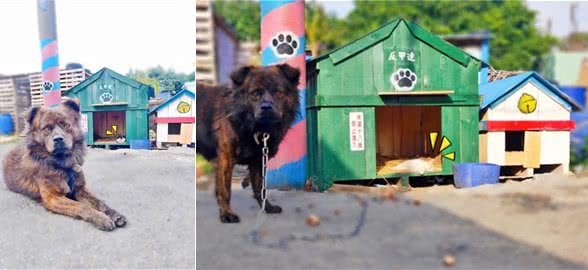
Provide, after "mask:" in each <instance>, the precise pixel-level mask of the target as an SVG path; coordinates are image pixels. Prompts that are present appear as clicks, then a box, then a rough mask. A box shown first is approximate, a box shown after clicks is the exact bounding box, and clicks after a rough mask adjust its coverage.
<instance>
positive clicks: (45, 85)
mask: <svg viewBox="0 0 588 270" xmlns="http://www.w3.org/2000/svg"><path fill="white" fill-rule="evenodd" d="M51 90H53V83H52V82H50V81H44V82H43V91H45V92H49V91H51Z"/></svg>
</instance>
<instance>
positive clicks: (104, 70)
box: [67, 67, 155, 97]
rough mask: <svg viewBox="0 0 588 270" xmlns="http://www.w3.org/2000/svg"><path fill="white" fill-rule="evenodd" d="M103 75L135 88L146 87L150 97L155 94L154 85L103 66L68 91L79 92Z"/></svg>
mask: <svg viewBox="0 0 588 270" xmlns="http://www.w3.org/2000/svg"><path fill="white" fill-rule="evenodd" d="M103 75H109V76H110V77H112V78H115V79H116V80H119V81H121V82H123V83H125V84H128V85H130V86H132V87H133V88H137V89H145V90H146V91H148V97H154V96H155V91H154V89H153V87H151V86H149V85H146V84H144V83H140V82H138V81H135V80H133V79H131V78H129V77H127V76H124V75H121V74H119V73H117V72H115V71H113V70H111V69H109V68H106V67H104V68H102V69H101V70H99V71H98V72H96V73H94V74H93V75H92V76H90V77H89V78H87V79H85V80H83V81H82V82H80V83H79V84H77V85H76V86H74V87H72V88H71V89H69V90H67V91H71V92H72V93H78V92H79V91H81V90H82V89H84V88H86V87H87V86H88V85H90V84H92V83H93V82H95V81H96V80H98V79H100V78H101V77H102V76H103Z"/></svg>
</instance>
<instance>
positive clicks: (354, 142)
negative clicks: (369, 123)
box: [349, 112, 365, 151]
mask: <svg viewBox="0 0 588 270" xmlns="http://www.w3.org/2000/svg"><path fill="white" fill-rule="evenodd" d="M363 124H364V122H363V112H350V113H349V142H350V143H351V151H363V150H364V148H365V143H364V139H363Z"/></svg>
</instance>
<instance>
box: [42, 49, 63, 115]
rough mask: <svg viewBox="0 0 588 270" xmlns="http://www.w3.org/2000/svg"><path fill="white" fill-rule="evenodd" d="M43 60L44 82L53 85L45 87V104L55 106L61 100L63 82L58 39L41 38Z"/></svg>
mask: <svg viewBox="0 0 588 270" xmlns="http://www.w3.org/2000/svg"><path fill="white" fill-rule="evenodd" d="M41 60H42V77H43V83H45V82H51V83H52V85H53V87H52V88H51V89H50V90H48V91H46V90H45V89H44V88H43V104H44V105H45V106H54V105H57V104H59V103H60V102H61V91H60V88H61V83H60V81H59V54H58V53H57V40H56V39H41Z"/></svg>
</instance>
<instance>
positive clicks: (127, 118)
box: [64, 68, 154, 146]
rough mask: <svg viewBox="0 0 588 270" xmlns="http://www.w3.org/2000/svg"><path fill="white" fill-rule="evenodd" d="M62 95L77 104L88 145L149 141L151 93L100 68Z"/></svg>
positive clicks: (143, 86)
mask: <svg viewBox="0 0 588 270" xmlns="http://www.w3.org/2000/svg"><path fill="white" fill-rule="evenodd" d="M64 94H65V95H67V96H69V97H73V98H77V99H79V100H80V107H81V112H82V129H83V130H84V134H85V135H84V136H85V139H86V143H87V144H88V145H105V146H111V145H123V146H128V145H133V144H136V145H144V144H145V142H148V141H149V130H148V129H149V127H148V111H149V98H150V97H153V94H154V93H153V89H152V88H151V87H150V86H148V85H145V84H142V83H140V82H138V81H135V80H133V79H131V78H128V77H126V76H123V75H121V74H118V73H116V72H114V71H112V70H110V69H108V68H103V69H101V70H100V71H98V72H96V73H95V74H94V75H92V76H90V77H89V78H88V79H86V80H84V81H82V82H80V83H79V84H78V85H76V86H75V87H73V88H71V89H70V90H68V91H67V92H64Z"/></svg>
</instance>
